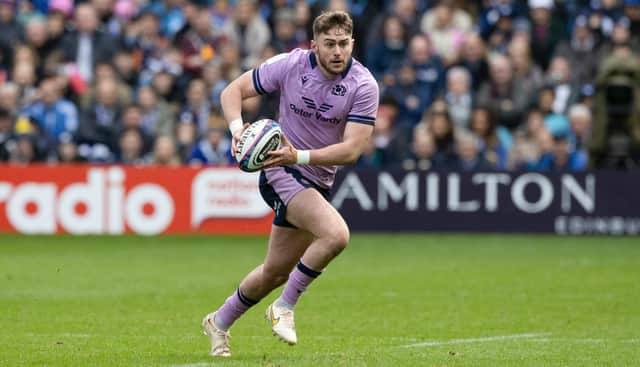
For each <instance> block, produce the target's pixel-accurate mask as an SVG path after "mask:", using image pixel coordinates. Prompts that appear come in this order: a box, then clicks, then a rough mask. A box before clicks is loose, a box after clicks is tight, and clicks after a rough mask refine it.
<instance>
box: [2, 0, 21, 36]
mask: <svg viewBox="0 0 640 367" xmlns="http://www.w3.org/2000/svg"><path fill="white" fill-rule="evenodd" d="M16 7H17V0H0V44H2V45H6V46H11V45H14V44H15V43H17V42H18V41H19V40H20V39H22V32H23V28H22V25H21V24H20V23H18V21H17V19H16V17H15V15H16Z"/></svg>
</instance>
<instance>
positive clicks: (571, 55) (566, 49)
mask: <svg viewBox="0 0 640 367" xmlns="http://www.w3.org/2000/svg"><path fill="white" fill-rule="evenodd" d="M598 46H599V45H598V39H597V38H596V37H595V36H594V34H593V32H592V31H591V29H590V28H589V24H588V18H587V16H586V15H584V14H581V15H579V16H578V17H577V18H576V19H575V21H574V23H573V32H572V35H571V40H566V41H562V42H560V44H558V47H557V48H556V51H555V56H561V57H563V58H564V59H565V60H567V61H568V62H569V68H570V69H571V71H572V74H573V79H574V80H575V81H576V82H578V83H580V84H584V83H591V82H593V79H594V76H595V74H596V71H597V67H598V64H599V63H600V59H601V53H602V51H601V50H599V49H598Z"/></svg>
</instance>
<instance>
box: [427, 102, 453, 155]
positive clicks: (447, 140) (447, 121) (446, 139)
mask: <svg viewBox="0 0 640 367" xmlns="http://www.w3.org/2000/svg"><path fill="white" fill-rule="evenodd" d="M424 121H425V123H426V124H427V126H428V127H429V132H431V134H432V135H433V139H434V142H435V144H436V154H437V155H438V159H439V161H440V162H443V164H444V165H445V166H447V167H451V165H452V164H453V162H454V160H455V134H456V130H455V125H454V124H453V121H452V120H451V116H450V115H449V110H448V107H447V103H446V102H445V101H444V100H442V99H439V100H436V101H435V102H433V105H432V106H431V108H430V109H429V110H428V111H427V112H426V119H425V120H424Z"/></svg>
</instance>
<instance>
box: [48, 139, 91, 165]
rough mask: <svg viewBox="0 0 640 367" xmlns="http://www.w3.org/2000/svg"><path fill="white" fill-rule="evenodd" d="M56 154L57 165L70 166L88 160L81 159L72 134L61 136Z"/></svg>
mask: <svg viewBox="0 0 640 367" xmlns="http://www.w3.org/2000/svg"><path fill="white" fill-rule="evenodd" d="M56 153H57V155H56V158H55V162H57V163H66V164H70V163H84V162H86V159H85V158H83V157H81V156H80V154H79V153H78V146H77V145H76V142H75V141H74V140H73V136H72V135H71V134H63V135H61V136H60V139H59V143H58V146H57V147H56Z"/></svg>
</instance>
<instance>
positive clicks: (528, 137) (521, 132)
mask: <svg viewBox="0 0 640 367" xmlns="http://www.w3.org/2000/svg"><path fill="white" fill-rule="evenodd" d="M548 134H549V132H548V131H547V129H546V128H545V126H544V114H543V113H542V111H540V110H539V109H537V108H531V109H529V111H528V112H527V116H526V119H525V123H524V124H523V125H522V126H520V127H519V128H518V129H517V130H516V131H515V132H514V134H513V146H512V148H511V151H510V153H509V158H508V161H507V168H508V169H510V170H525V169H528V168H529V167H530V166H531V165H532V164H534V163H535V162H537V161H538V159H540V156H541V155H542V146H540V145H539V142H540V141H541V140H545V139H546V136H544V135H548ZM541 136H542V137H543V138H542V139H541V138H540V137H541Z"/></svg>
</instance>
